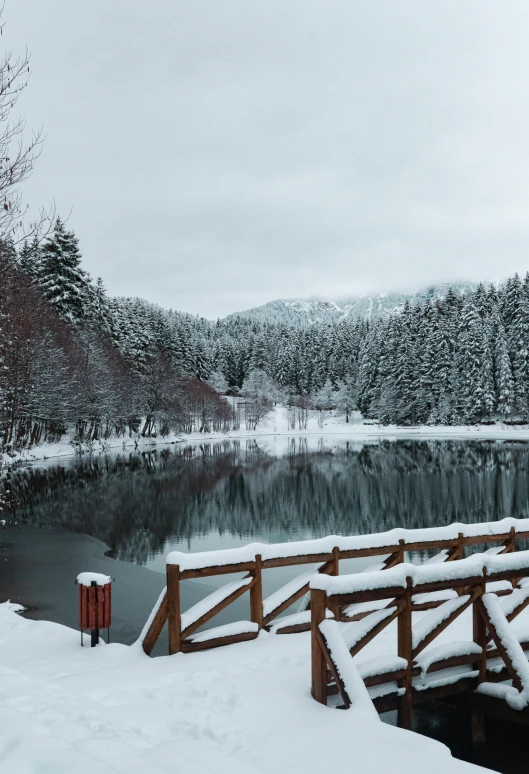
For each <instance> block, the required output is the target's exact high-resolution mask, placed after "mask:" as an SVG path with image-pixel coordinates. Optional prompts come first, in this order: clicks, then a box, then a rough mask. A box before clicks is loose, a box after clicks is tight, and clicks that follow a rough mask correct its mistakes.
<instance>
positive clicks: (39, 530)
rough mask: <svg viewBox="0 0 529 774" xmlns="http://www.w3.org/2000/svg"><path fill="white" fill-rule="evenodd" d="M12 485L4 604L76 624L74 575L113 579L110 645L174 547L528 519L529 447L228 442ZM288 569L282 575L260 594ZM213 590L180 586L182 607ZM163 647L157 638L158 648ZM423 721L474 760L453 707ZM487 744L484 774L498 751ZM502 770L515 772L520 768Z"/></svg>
mask: <svg viewBox="0 0 529 774" xmlns="http://www.w3.org/2000/svg"><path fill="white" fill-rule="evenodd" d="M12 483H13V503H12V505H13V516H14V519H16V520H17V522H18V525H19V526H18V527H17V528H16V529H15V528H11V529H9V530H7V529H6V530H5V531H4V532H3V533H2V541H1V542H0V598H6V597H11V599H13V600H16V601H20V602H22V603H23V604H26V605H29V606H31V608H32V609H31V610H30V611H29V612H28V615H29V616H30V617H35V618H47V619H50V620H54V621H57V622H59V623H64V624H67V625H70V626H74V627H75V626H76V625H77V622H76V616H77V602H76V588H75V585H74V580H75V577H76V575H77V574H78V573H79V572H81V571H84V570H90V571H95V572H107V573H109V574H110V575H112V576H114V577H115V578H116V582H115V584H114V588H113V606H114V615H113V619H114V620H113V627H112V637H113V638H115V639H117V640H120V641H122V642H126V643H130V642H132V641H133V640H134V639H135V638H136V637H137V635H138V634H139V631H140V630H141V627H142V625H143V623H144V622H145V620H146V618H147V616H148V614H149V611H150V609H151V608H152V606H153V604H154V602H155V600H156V598H157V596H158V594H159V591H160V590H161V588H162V587H163V585H164V571H165V565H164V557H165V555H166V554H167V552H168V551H170V550H175V549H176V550H183V551H201V550H212V549H217V548H228V547H234V546H238V545H243V544H245V543H247V542H249V541H254V540H259V541H264V542H280V541H286V540H294V539H295V540H300V539H304V538H310V537H321V536H323V535H326V534H344V535H354V534H362V533H368V532H378V531H382V530H387V529H391V528H393V527H396V526H404V527H407V528H415V527H428V526H439V525H444V524H450V523H451V522H454V521H464V522H485V521H492V520H496V519H502V518H504V517H506V516H513V517H517V518H524V517H527V516H528V514H529V444H527V443H519V442H513V441H460V440H453V441H450V440H440V441H437V440H436V441H425V440H391V441H389V440H386V441H384V440H383V441H373V442H370V443H366V442H365V441H362V442H358V443H356V442H353V441H346V440H344V439H343V437H340V438H336V439H335V438H332V437H325V438H318V437H313V436H311V437H301V438H299V437H298V438H286V437H277V438H268V439H259V440H250V441H248V440H243V441H236V440H225V441H216V442H204V443H202V444H192V445H173V446H169V447H167V448H163V446H158V447H157V448H156V449H153V450H149V451H141V452H135V453H113V454H108V455H106V456H97V457H76V458H71V459H68V460H65V461H61V462H60V463H57V462H56V461H53V460H50V461H47V462H46V463H45V464H35V465H31V466H26V467H23V468H19V469H18V470H16V471H15V472H14V473H13V474H12ZM105 552H106V555H105ZM343 569H345V568H343ZM343 569H342V571H343ZM290 572H291V571H290V570H288V569H287V570H283V571H281V573H282V574H277V573H276V574H275V576H274V579H270V580H267V583H269V587H268V589H266V588H265V591H267V590H270V591H271V590H273V589H274V588H276V587H277V586H278V585H281V583H283V582H285V580H286V579H288V577H289V573H290ZM298 572H299V568H293V570H292V574H296V573H298ZM216 582H217V581H216V579H206V580H203V581H187V582H186V583H185V591H184V592H183V606H184V608H185V607H186V606H188V605H190V604H193V603H194V602H195V601H197V600H198V599H200V598H201V597H203V596H204V595H205V594H206V593H208V591H210V590H211V586H213V585H215V583H216ZM222 582H224V579H221V580H220V583H222ZM245 605H247V602H246V601H243V600H242V599H241V600H240V601H239V602H238V604H237V605H235V606H233V607H232V608H229V609H228V610H226V611H225V612H224V614H222V616H219V617H218V619H216V622H215V623H216V624H217V623H224V622H227V621H229V620H233V616H236V617H237V618H238V617H246V616H247V614H248V611H247V609H246V608H245V607H244V606H245ZM165 648H166V644H165V643H164V642H163V641H162V640H161V641H160V644H159V646H158V650H157V652H166V650H165ZM443 712H444V713H445V714H446V717H444V716H443ZM443 717H444V719H443ZM417 722H418V723H419V725H420V727H421V730H423V731H425V732H427V733H428V734H429V735H431V736H437V738H441V739H442V740H443V741H447V742H449V743H450V746H451V748H452V749H453V751H454V752H455V753H457V754H459V755H460V756H461V757H469V756H470V757H472V755H473V753H472V752H471V751H470V752H469V750H468V741H469V739H468V738H467V735H466V734H465V735H464V737H462V736H461V722H460V719H459V720H458V716H457V713H455V711H452V710H451V711H450V712H447V711H446V710H445V709H443V710H442V711H440V712H437V713H435V714H433V715H432V713H429V712H425V711H422V710H421V711H420V712H419V713H418V721H417ZM495 728H501V726H498V725H496V726H495ZM494 733H496V731H495V732H494ZM502 733H507V732H505V731H504V732H502ZM509 733H515V732H511V731H509ZM513 745H514V747H516V743H515V742H513ZM487 747H488V753H487V754H488V755H489V758H488V765H492V763H491V758H490V756H493V754H494V746H493V745H492V746H490V745H488V746H487ZM504 765H507V766H508V764H505V762H504ZM513 766H514V767H513ZM502 770H504V771H506V772H507V771H508V772H511V773H514V772H516V771H518V769H517V768H516V763H513V764H512V766H511V767H510V768H509V767H507V768H504V769H502ZM519 770H520V771H521V770H522V769H519Z"/></svg>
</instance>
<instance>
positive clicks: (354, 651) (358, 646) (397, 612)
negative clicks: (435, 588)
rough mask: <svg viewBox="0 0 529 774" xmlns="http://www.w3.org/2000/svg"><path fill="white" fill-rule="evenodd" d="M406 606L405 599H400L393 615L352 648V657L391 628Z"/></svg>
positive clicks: (378, 624) (372, 629)
mask: <svg viewBox="0 0 529 774" xmlns="http://www.w3.org/2000/svg"><path fill="white" fill-rule="evenodd" d="M405 605H406V602H405V600H404V599H399V601H398V602H397V604H396V606H395V610H394V611H393V613H392V614H391V615H388V617H387V618H384V619H383V620H382V621H379V622H378V623H377V624H375V626H373V627H372V628H371V629H370V630H369V631H368V632H367V633H366V634H364V636H363V637H362V639H361V640H358V642H357V643H356V644H355V645H353V647H352V648H350V651H349V652H350V653H351V657H352V658H354V656H356V655H357V654H358V653H360V651H361V650H362V648H364V647H365V646H366V645H367V644H368V643H370V642H371V640H374V639H375V637H376V636H377V634H380V632H381V631H382V630H383V629H385V628H386V626H389V624H390V623H392V621H394V620H395V618H397V616H398V615H400V613H401V612H402V611H403V610H404V607H405Z"/></svg>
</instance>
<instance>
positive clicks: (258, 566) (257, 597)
mask: <svg viewBox="0 0 529 774" xmlns="http://www.w3.org/2000/svg"><path fill="white" fill-rule="evenodd" d="M253 577H254V582H253V584H252V587H251V589H250V618H251V620H252V621H253V622H254V623H256V624H257V626H258V627H259V629H262V628H263V626H264V618H263V569H262V561H261V554H257V556H256V557H255V568H254V571H253Z"/></svg>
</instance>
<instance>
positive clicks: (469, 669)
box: [311, 551, 529, 741]
mask: <svg viewBox="0 0 529 774" xmlns="http://www.w3.org/2000/svg"><path fill="white" fill-rule="evenodd" d="M504 584H508V585H509V586H510V588H511V590H510V591H509V590H508V589H505V588H504ZM505 591H507V593H505ZM500 595H501V596H500ZM434 600H435V601H437V603H438V604H437V606H436V607H435V608H431V609H430V610H429V612H427V613H421V614H420V615H418V616H415V618H416V619H418V620H414V616H413V610H414V609H415V610H417V609H418V610H424V603H425V602H428V601H434ZM365 604H368V605H369V606H371V607H375V606H377V607H378V608H379V609H378V610H376V611H373V612H370V613H369V614H368V615H367V616H365V617H364V618H363V619H362V620H357V621H356V622H352V619H353V618H354V613H355V611H356V610H357V609H358V607H360V606H361V605H365ZM527 605H529V551H522V552H519V553H516V554H513V553H511V554H509V555H503V556H502V555H498V554H496V555H494V554H487V553H482V554H475V555H474V556H472V557H470V558H468V559H463V560H459V561H455V562H453V563H452V564H451V565H448V566H447V565H446V564H444V563H441V562H439V563H434V564H432V565H428V564H426V565H422V566H416V565H410V564H403V565H401V566H400V567H395V568H393V569H392V570H389V571H386V572H372V573H365V574H362V573H360V574H355V575H349V576H343V577H341V578H330V577H328V578H323V577H320V578H314V579H313V580H312V581H311V616H312V637H311V648H312V695H313V697H314V698H315V699H316V700H317V701H319V702H321V703H323V704H327V702H328V698H329V697H330V696H334V695H336V694H339V696H340V697H341V702H342V706H343V707H345V708H348V707H349V706H351V704H352V703H353V702H354V698H353V695H354V693H353V692H356V694H358V688H357V687H356V688H355V687H354V686H355V684H356V686H357V683H358V680H357V679H356V682H355V675H358V676H359V677H360V678H362V680H363V683H364V685H365V687H366V689H367V691H368V693H369V695H370V697H371V699H372V702H373V704H374V705H375V707H376V709H377V710H378V711H379V712H386V711H389V710H395V709H396V710H398V718H399V725H400V726H402V727H404V728H411V725H412V710H413V706H414V705H415V704H419V703H423V702H427V701H431V700H432V699H440V698H447V697H453V696H456V695H459V694H464V695H465V698H466V700H467V701H468V703H469V704H470V708H471V710H472V719H473V724H472V725H473V738H474V740H475V741H483V740H484V723H483V715H484V714H492V715H497V716H500V717H503V718H506V719H510V720H516V721H517V722H522V723H529V709H528V707H527V705H528V704H529V664H528V661H527V657H526V655H525V651H526V650H529V626H525V627H522V628H517V629H516V628H513V627H512V626H511V623H512V622H513V621H514V620H515V619H516V617H517V616H518V615H519V614H520V613H521V612H522V611H523V610H524V609H525V608H526V607H527ZM329 610H330V611H332V613H333V620H329V619H328V617H327V614H328V611H329ZM466 611H469V612H471V613H472V615H471V617H470V615H469V616H468V618H469V620H468V629H469V633H470V635H471V638H470V637H469V638H468V639H466V640H465V639H463V640H457V641H451V642H445V643H444V644H442V645H439V646H437V647H435V641H436V640H437V638H438V637H439V636H440V635H441V634H442V633H443V632H444V631H445V630H446V629H447V627H448V626H450V625H451V624H452V623H454V621H455V620H456V619H457V618H459V616H462V615H463V614H464V613H465V612H466ZM394 621H396V624H397V625H396V629H397V631H396V637H395V638H394V645H395V646H396V647H395V650H394V651H393V652H389V653H387V654H383V653H380V651H378V656H377V658H375V659H373V660H368V661H365V662H362V661H360V660H359V658H357V657H359V654H360V653H361V651H363V649H364V648H366V646H368V645H369V643H370V642H371V641H372V640H373V639H374V638H375V637H376V636H377V635H379V634H380V633H381V632H382V631H383V630H384V629H385V628H386V627H388V626H389V625H390V624H391V623H392V622H394ZM340 622H341V623H342V624H343V623H346V624H347V626H343V625H340ZM460 631H463V632H465V627H461V628H460ZM353 658H355V662H354V665H353ZM348 684H349V686H353V687H352V688H349V687H348Z"/></svg>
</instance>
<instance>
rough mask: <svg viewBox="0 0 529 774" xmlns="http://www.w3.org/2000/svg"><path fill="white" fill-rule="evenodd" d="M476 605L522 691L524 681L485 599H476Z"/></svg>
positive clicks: (508, 669)
mask: <svg viewBox="0 0 529 774" xmlns="http://www.w3.org/2000/svg"><path fill="white" fill-rule="evenodd" d="M476 606H477V608H478V611H479V614H480V615H481V617H482V618H483V620H484V621H485V624H486V626H487V629H488V632H489V634H490V636H491V637H492V639H493V640H494V644H495V645H496V648H497V649H498V651H499V654H500V656H501V657H502V659H503V661H504V662H505V666H506V667H507V671H508V672H509V676H510V678H511V680H512V684H513V686H514V687H515V688H516V690H517V691H520V693H521V692H522V691H523V683H522V680H521V678H520V675H519V674H518V672H517V671H516V669H515V667H514V664H513V663H512V661H511V657H510V656H509V654H508V652H507V650H506V648H505V646H504V645H503V642H502V640H501V637H500V636H499V634H498V632H497V630H496V626H495V624H494V621H493V620H492V619H491V617H490V615H489V613H488V610H487V608H486V607H485V605H484V604H483V600H482V599H481V598H480V599H478V600H477V601H476Z"/></svg>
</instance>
